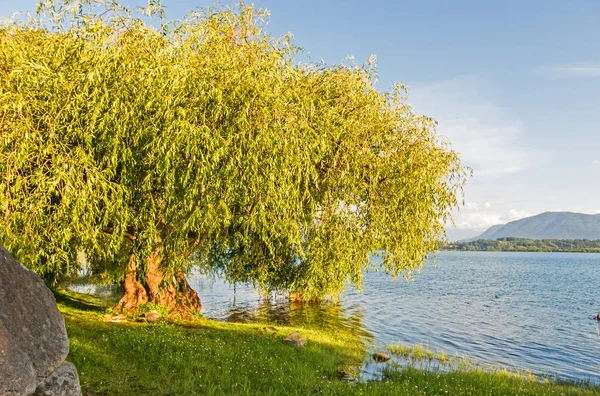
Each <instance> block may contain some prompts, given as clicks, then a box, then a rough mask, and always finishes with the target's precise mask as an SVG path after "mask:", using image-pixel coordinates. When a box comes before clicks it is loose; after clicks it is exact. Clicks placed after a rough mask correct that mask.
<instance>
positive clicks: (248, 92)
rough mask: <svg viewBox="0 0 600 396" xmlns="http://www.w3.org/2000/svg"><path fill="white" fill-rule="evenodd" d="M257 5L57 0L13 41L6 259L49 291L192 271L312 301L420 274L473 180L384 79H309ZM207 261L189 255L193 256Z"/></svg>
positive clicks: (3, 91)
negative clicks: (87, 279) (128, 271)
mask: <svg viewBox="0 0 600 396" xmlns="http://www.w3.org/2000/svg"><path fill="white" fill-rule="evenodd" d="M265 17H266V14H265V12H264V11H261V10H257V9H255V8H253V7H251V6H247V5H244V4H243V3H240V4H238V5H237V6H236V7H235V8H233V9H230V8H223V7H221V8H218V7H217V8H208V9H205V10H203V11H200V12H192V13H190V14H189V15H188V16H187V17H185V18H184V19H182V20H168V19H166V18H165V16H164V13H163V10H162V9H161V7H160V6H159V5H157V4H155V3H149V6H148V7H145V8H135V9H127V8H126V7H123V6H121V5H119V4H118V3H116V2H113V1H92V0H81V1H72V0H63V1H50V0H44V1H42V2H41V3H40V5H39V10H38V15H37V16H36V17H34V18H21V19H20V20H16V21H15V20H12V21H5V22H4V23H3V24H2V25H1V26H0V208H1V209H0V210H1V212H0V243H2V244H4V245H5V246H6V247H7V248H8V249H9V250H10V251H12V252H13V253H14V254H15V255H16V256H17V257H18V258H19V259H20V260H22V261H23V262H25V263H27V265H29V266H30V267H31V268H33V269H35V270H36V271H38V272H39V273H40V274H42V275H46V276H52V277H58V276H62V275H64V274H69V273H72V272H73V271H76V270H77V269H78V266H79V264H78V262H77V260H76V256H77V252H78V251H82V252H85V254H86V256H87V257H88V259H89V261H90V262H91V268H92V270H93V271H95V273H96V274H98V275H102V276H104V277H106V279H107V280H113V281H114V280H118V279H121V278H122V277H123V273H124V271H125V268H126V267H127V261H128V257H130V256H132V257H135V260H136V263H137V265H138V268H140V270H141V271H142V273H143V270H144V265H145V262H146V261H147V258H148V256H149V255H150V254H151V253H152V252H156V251H157V249H158V248H160V252H161V254H162V255H163V256H164V257H163V261H162V262H161V265H162V266H163V270H164V271H177V270H180V269H183V270H188V269H189V267H190V265H191V264H195V265H196V266H198V267H199V268H201V269H202V270H205V271H209V272H221V273H223V274H224V275H225V276H226V277H227V279H229V280H230V281H234V282H240V281H241V282H252V283H254V284H255V285H256V286H258V287H260V288H261V289H263V290H265V291H273V290H285V291H291V292H295V293H300V294H301V295H302V296H303V297H304V298H315V297H323V296H326V295H336V294H338V293H340V292H341V291H342V290H343V288H344V284H345V283H346V282H348V281H350V282H352V283H354V284H357V285H360V282H361V274H362V272H363V271H364V270H365V269H366V268H368V266H369V265H371V264H372V262H371V260H372V258H373V257H374V255H379V256H381V257H382V258H383V260H382V264H381V267H382V269H384V270H385V271H387V272H388V273H390V274H392V275H393V276H396V275H399V274H402V275H405V276H410V274H411V273H412V271H414V270H415V269H417V268H419V267H420V266H421V265H422V264H423V262H424V258H425V257H426V255H427V253H429V252H431V251H434V250H435V249H436V248H437V243H438V242H437V241H438V240H440V239H441V238H443V237H444V229H443V224H444V223H445V222H447V221H449V220H450V212H451V210H452V209H454V208H455V207H457V206H458V204H459V200H458V198H457V193H459V192H460V191H461V190H462V186H463V183H464V181H465V177H466V172H465V169H464V168H463V167H462V166H461V164H460V161H459V156H458V155H457V153H456V152H454V151H452V150H451V148H450V146H449V144H448V143H447V142H445V141H443V140H442V139H440V138H439V137H438V136H437V135H436V133H435V128H434V127H435V123H434V121H433V120H431V119H429V118H427V117H424V116H421V115H418V114H416V113H415V112H413V110H412V109H411V108H410V107H409V105H408V104H407V102H406V92H405V89H404V87H403V86H400V85H399V86H396V87H394V88H393V89H391V90H390V91H386V92H381V91H378V90H377V89H375V87H374V84H375V80H376V70H375V66H374V65H373V63H372V62H369V63H367V64H366V65H350V66H348V65H344V64H336V65H324V64H299V63H298V62H297V60H296V59H297V57H296V56H297V53H298V49H297V48H296V47H295V46H294V45H293V44H292V43H291V40H290V38H289V37H284V38H282V39H275V38H273V37H271V36H269V35H268V34H266V33H265V32H264V30H263V27H264V20H265ZM194 252H195V254H194V255H193V258H194V260H190V259H189V257H190V254H191V253H194Z"/></svg>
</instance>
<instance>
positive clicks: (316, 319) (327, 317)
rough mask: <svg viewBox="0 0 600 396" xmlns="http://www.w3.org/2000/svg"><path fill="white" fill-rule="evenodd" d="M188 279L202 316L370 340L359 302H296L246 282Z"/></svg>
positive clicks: (195, 277) (370, 336)
mask: <svg viewBox="0 0 600 396" xmlns="http://www.w3.org/2000/svg"><path fill="white" fill-rule="evenodd" d="M190 283H191V284H192V287H194V288H195V289H196V290H198V291H199V293H200V298H201V300H202V305H203V307H204V308H203V314H204V316H206V317H208V318H212V319H216V320H223V321H227V322H238V323H249V322H260V323H269V324H274V325H285V326H297V327H303V328H310V329H318V330H330V329H343V330H345V331H347V332H348V333H349V334H352V335H354V336H357V337H360V339H361V340H363V341H364V342H367V343H370V342H371V341H372V340H373V334H372V333H371V332H369V331H368V330H367V329H366V326H365V324H364V320H363V319H364V314H363V312H362V309H361V307H360V305H359V304H354V305H350V306H348V305H342V304H341V303H340V302H333V301H324V302H321V303H310V304H309V303H300V302H294V301H289V299H288V298H286V297H284V296H281V295H274V296H271V297H270V298H266V299H265V298H263V297H261V296H260V295H259V294H258V293H257V292H256V291H255V290H254V289H253V288H251V287H249V286H247V285H240V284H238V285H235V286H234V285H229V284H227V283H225V282H224V281H223V280H222V279H214V278H207V277H203V276H199V275H196V276H193V277H192V278H191V281H190Z"/></svg>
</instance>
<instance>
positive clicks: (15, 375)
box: [0, 322, 37, 395]
mask: <svg viewBox="0 0 600 396" xmlns="http://www.w3.org/2000/svg"><path fill="white" fill-rule="evenodd" d="M36 385H37V376H36V373H35V370H34V369H33V364H32V363H31V359H29V356H27V355H26V354H25V353H24V352H23V351H22V350H21V348H19V347H18V346H17V345H16V344H15V343H14V342H13V340H12V337H11V335H10V334H8V331H7V330H6V328H4V325H3V324H2V322H0V395H22V394H32V393H33V392H34V391H35V388H36Z"/></svg>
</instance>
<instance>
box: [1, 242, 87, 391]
mask: <svg viewBox="0 0 600 396" xmlns="http://www.w3.org/2000/svg"><path fill="white" fill-rule="evenodd" d="M68 353H69V341H68V339H67V332H66V330H65V321H64V319H63V317H62V315H61V314H60V312H59V311H58V308H57V307H56V300H55V299H54V295H53V294H52V292H51V291H50V290H49V289H48V288H47V287H46V285H44V282H42V280H41V279H40V278H39V276H37V274H35V272H33V271H31V270H29V269H27V268H25V267H24V266H23V265H21V264H20V263H19V262H17V261H16V260H15V259H14V258H13V257H12V256H11V255H10V254H9V253H8V252H7V251H6V250H5V249H4V248H2V247H1V246H0V395H4V394H9V395H10V394H20V395H28V394H32V393H33V392H34V391H35V389H36V388H37V386H32V379H31V378H32V375H33V378H35V382H36V385H39V386H41V385H42V384H43V383H45V381H46V379H47V378H49V377H50V376H51V375H52V374H53V373H54V372H55V371H56V370H57V369H58V368H59V367H62V366H61V365H62V364H63V362H64V361H65V358H66V357H67V354H68ZM73 369H74V367H73ZM61 370H63V371H64V368H61ZM32 373H33V374H32ZM64 378H66V377H64ZM75 378H76V379H77V376H75ZM77 381H78V379H77ZM73 386H74V387H75V386H76V388H77V389H79V382H77V383H76V384H74V385H73ZM17 388H18V389H17ZM53 394H54V393H53ZM56 394H61V393H56Z"/></svg>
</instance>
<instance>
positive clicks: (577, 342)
mask: <svg viewBox="0 0 600 396" xmlns="http://www.w3.org/2000/svg"><path fill="white" fill-rule="evenodd" d="M190 283H191V285H192V286H193V287H194V288H195V289H196V290H198V292H199V294H200V298H201V300H202V304H203V306H204V309H203V313H204V315H205V316H206V317H209V318H215V319H219V320H228V321H240V322H247V321H253V320H261V321H269V322H272V323H282V324H294V323H297V324H302V325H309V326H316V327H319V328H327V327H328V326H346V327H347V328H348V329H351V330H353V331H355V332H356V333H357V334H359V335H361V336H362V337H364V339H365V341H366V342H369V343H371V344H372V346H373V348H382V347H383V346H385V345H388V344H390V343H396V342H401V343H406V344H417V343H423V344H424V345H429V346H430V347H431V349H433V350H434V351H438V350H439V351H444V352H445V353H447V354H450V355H458V356H466V357H469V358H470V359H471V360H474V361H476V362H478V363H481V364H484V365H485V364H491V365H501V366H506V367H508V368H512V369H524V370H530V371H532V372H533V373H536V374H541V375H548V376H552V377H555V376H558V377H560V378H564V379H576V380H580V379H583V380H590V381H592V382H595V383H600V329H599V327H598V324H599V323H598V322H596V320H594V316H595V314H597V313H598V312H600V289H599V287H600V254H585V253H512V252H511V253H499V252H498V253H497V252H441V253H439V255H438V266H437V267H436V266H435V265H434V263H433V260H428V262H427V263H426V265H425V267H424V268H423V270H422V271H421V273H420V274H415V279H414V281H411V282H406V281H404V280H403V279H398V280H397V281H396V282H392V280H391V279H390V278H389V277H388V276H385V275H383V274H379V273H375V272H369V273H367V274H366V275H365V277H364V288H363V291H362V292H357V291H356V290H354V289H349V290H348V291H347V292H346V293H344V295H343V296H342V297H341V299H340V302H339V303H337V304H333V303H324V304H317V305H314V304H313V305H304V306H302V305H294V304H290V303H289V302H287V301H286V300H285V299H284V298H277V297H275V298H273V299H271V300H269V301H263V300H262V299H261V298H260V297H259V295H258V293H256V291H254V290H253V289H252V288H251V287H248V286H245V285H236V286H235V287H233V286H230V285H226V284H225V283H224V282H223V281H222V280H219V279H207V278H205V277H202V276H194V277H192V278H191V279H190Z"/></svg>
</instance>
